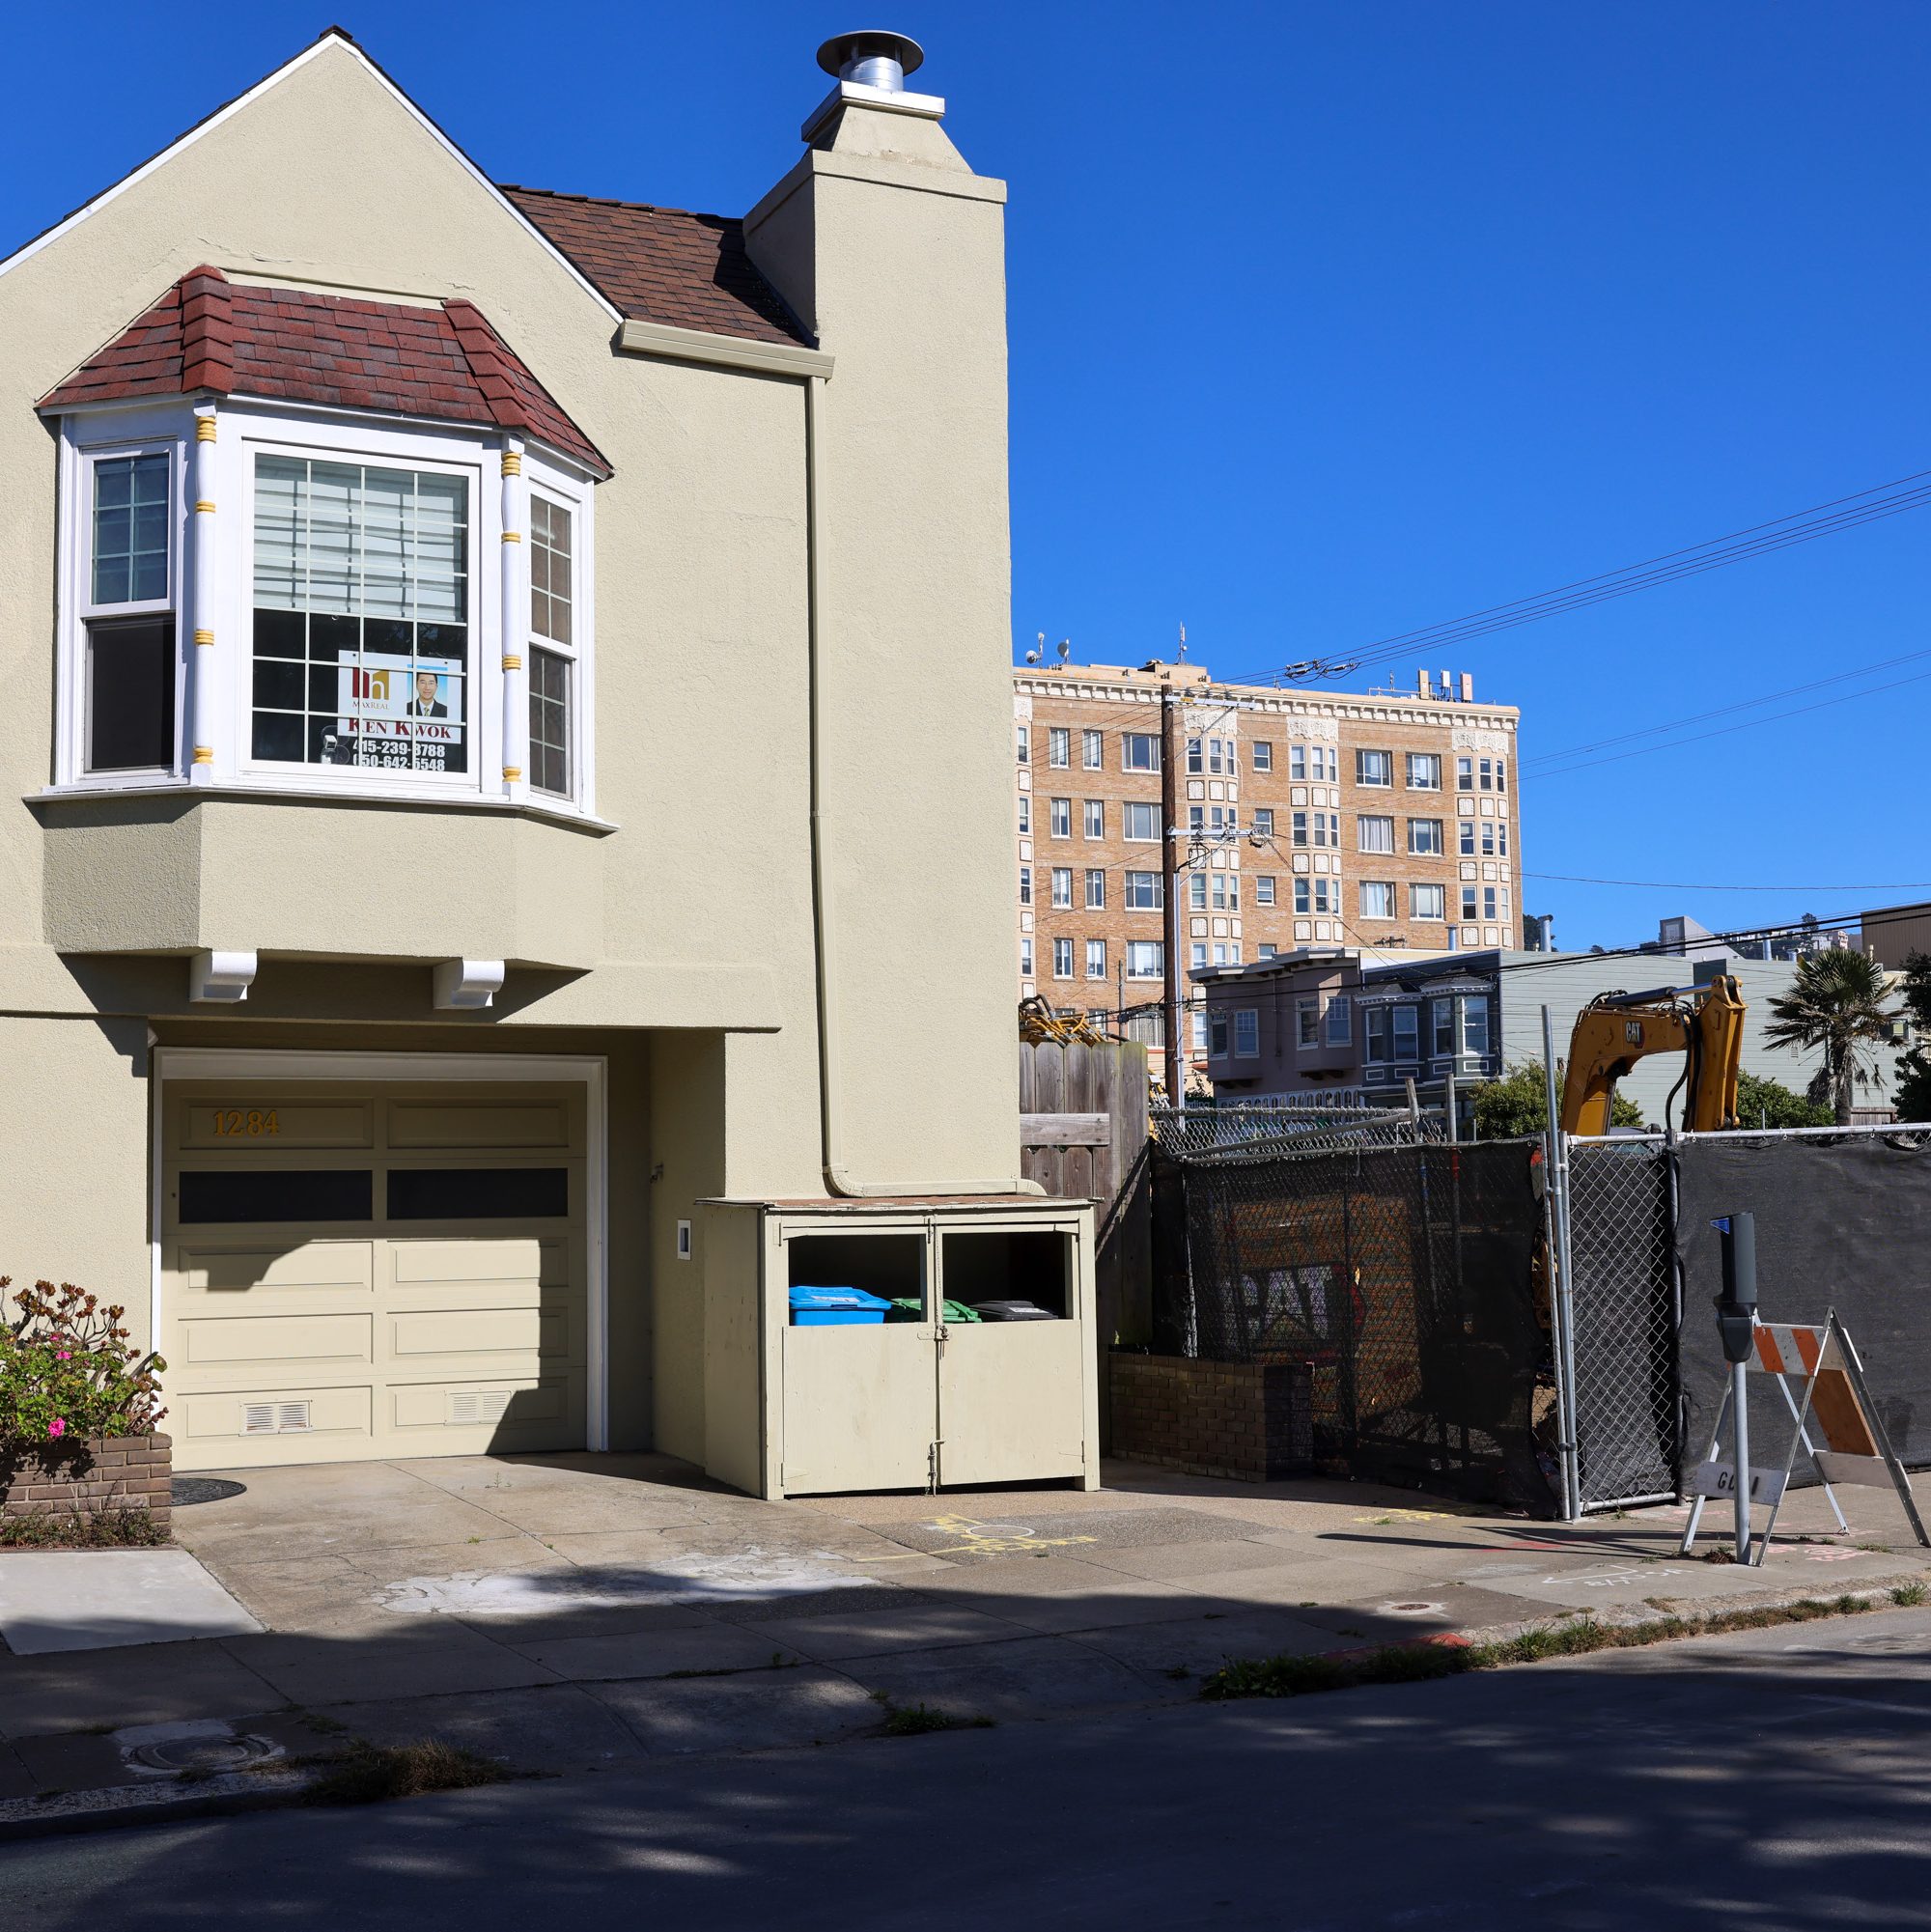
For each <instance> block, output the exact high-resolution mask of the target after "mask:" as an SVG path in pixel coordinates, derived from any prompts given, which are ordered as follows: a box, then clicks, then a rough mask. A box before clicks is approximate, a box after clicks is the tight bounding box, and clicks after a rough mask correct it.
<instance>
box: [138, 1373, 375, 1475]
mask: <svg viewBox="0 0 1931 1932" xmlns="http://www.w3.org/2000/svg"><path fill="white" fill-rule="evenodd" d="M375 1394H376V1391H375V1389H374V1387H373V1386H372V1385H370V1384H369V1383H366V1382H364V1383H360V1384H353V1385H345V1386H339V1387H333V1388H331V1387H327V1386H320V1385H316V1384H301V1385H296V1386H268V1387H260V1386H258V1387H253V1388H239V1389H234V1390H224V1391H214V1390H210V1392H208V1393H206V1394H201V1395H190V1396H189V1397H187V1399H186V1400H185V1401H184V1402H183V1403H182V1405H181V1408H180V1409H179V1410H178V1411H177V1412H176V1413H175V1414H173V1415H171V1416H170V1417H169V1423H170V1425H171V1427H172V1429H173V1432H174V1438H175V1448H176V1452H177V1456H176V1460H177V1461H179V1460H180V1459H181V1451H182V1449H183V1448H185V1449H186V1450H187V1452H188V1455H189V1459H190V1460H189V1467H191V1468H195V1469H204V1470H205V1469H225V1468H231V1467H237V1468H240V1467H250V1466H252V1467H256V1468H261V1467H265V1466H266V1465H268V1464H270V1463H291V1462H334V1461H336V1460H338V1459H339V1458H341V1457H343V1456H345V1455H353V1454H355V1453H357V1450H356V1444H357V1443H359V1442H367V1441H368V1439H369V1435H370V1423H371V1421H372V1419H373V1418H374V1415H375ZM265 1411H266V1416H265V1415H264V1412H265ZM265 1419H266V1421H268V1422H269V1423H270V1424H271V1425H272V1426H270V1427H269V1428H266V1429H263V1428H260V1427H259V1426H257V1427H255V1428H251V1427H250V1424H251V1422H252V1423H256V1424H259V1423H260V1422H262V1421H263V1420H265ZM303 1422H306V1425H307V1426H306V1427H302V1426H298V1425H299V1424H301V1423H303Z"/></svg>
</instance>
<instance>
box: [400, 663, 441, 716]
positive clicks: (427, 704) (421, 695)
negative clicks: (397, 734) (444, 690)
mask: <svg viewBox="0 0 1931 1932" xmlns="http://www.w3.org/2000/svg"><path fill="white" fill-rule="evenodd" d="M441 683H442V680H441V679H440V678H438V677H437V676H436V674H435V673H434V671H418V672H417V673H416V694H415V696H414V697H413V698H411V699H410V700H409V710H408V714H409V716H410V717H447V716H448V715H449V707H448V706H447V705H446V704H444V703H442V702H441V700H440V699H438V698H437V696H436V691H437V689H438V687H439V686H440V685H441Z"/></svg>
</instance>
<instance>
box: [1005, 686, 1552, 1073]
mask: <svg viewBox="0 0 1931 1932" xmlns="http://www.w3.org/2000/svg"><path fill="white" fill-rule="evenodd" d="M1167 688H1174V689H1177V690H1178V691H1179V692H1180V693H1181V694H1182V696H1181V699H1180V709H1181V715H1180V720H1179V732H1180V737H1181V739H1182V741H1183V743H1184V747H1185V748H1184V751H1183V769H1182V770H1181V771H1180V772H1179V773H1178V774H1177V777H1178V786H1177V790H1178V797H1179V799H1180V810H1181V813H1182V821H1181V822H1182V824H1183V825H1184V826H1186V827H1187V828H1188V831H1189V834H1190V835H1191V836H1190V837H1189V841H1188V845H1187V849H1186V854H1185V857H1186V862H1187V872H1186V879H1185V885H1184V890H1185V894H1186V898H1185V902H1184V905H1183V908H1182V922H1181V932H1182V935H1183V938H1182V944H1183V945H1185V947H1186V948H1187V956H1186V959H1185V962H1184V965H1185V967H1186V970H1187V971H1188V972H1189V974H1190V973H1192V972H1195V971H1199V970H1202V969H1204V968H1209V967H1213V966H1235V965H1241V964H1244V963H1246V962H1250V961H1254V960H1262V959H1268V958H1272V957H1273V955H1274V954H1276V953H1285V952H1289V951H1291V950H1293V949H1294V948H1296V947H1299V946H1306V945H1309V944H1331V945H1361V946H1368V947H1372V948H1375V949H1377V950H1385V949H1386V948H1389V947H1412V948H1414V949H1416V950H1418V951H1429V952H1437V951H1446V950H1461V949H1472V948H1476V947H1496V946H1512V945H1516V944H1519V943H1520V942H1521V941H1520V932H1521V914H1520V909H1519V907H1518V904H1517V900H1516V881H1517V879H1518V878H1519V877H1520V866H1521V862H1522V861H1521V845H1520V838H1519V821H1518V819H1517V816H1516V808H1515V798H1516V771H1515V761H1516V730H1517V723H1518V719H1519V716H1520V714H1519V713H1518V711H1517V710H1516V708H1515V707H1514V706H1513V705H1491V704H1477V703H1476V702H1475V698H1474V690H1473V681H1472V680H1471V679H1469V678H1468V677H1466V676H1464V677H1461V678H1459V679H1454V680H1450V679H1448V678H1447V677H1446V676H1445V674H1444V676H1443V679H1442V681H1441V683H1440V684H1439V685H1436V684H1432V683H1431V681H1430V679H1429V676H1428V673H1427V672H1425V671H1424V672H1422V673H1421V674H1420V676H1419V678H1418V679H1417V681H1416V687H1415V689H1414V690H1413V692H1412V693H1400V692H1371V693H1366V694H1356V693H1342V692H1317V691H1313V690H1308V689H1302V688H1292V687H1291V688H1287V689H1276V688H1274V687H1273V686H1253V685H1222V684H1217V683H1215V681H1214V679H1213V677H1212V676H1211V674H1210V673H1209V672H1208V670H1207V669H1206V667H1204V666H1202V665H1198V664H1188V663H1171V664H1170V663H1161V662H1158V661H1155V662H1151V663H1147V664H1144V665H1142V666H1140V667H1139V668H1138V669H1132V668H1128V667H1126V666H1122V665H1114V664H1066V665H1059V666H1054V667H1050V668H1049V667H1047V666H1044V665H1040V666H1026V667H1023V668H1021V669H1018V670H1016V671H1015V672H1014V674H1013V714H1014V735H1015V750H1016V759H1017V765H1018V789H1017V821H1016V837H1017V842H1018V858H1017V881H1018V931H1017V940H1018V947H1017V950H1018V965H1019V982H1020V992H1021V996H1025V995H1029V994H1043V995H1044V996H1045V998H1046V999H1047V1001H1048V1003H1049V1004H1050V1005H1051V1006H1053V1007H1055V1008H1057V1009H1059V1010H1061V1011H1063V1012H1074V1011H1078V1012H1086V1013H1093V1014H1105V1015H1108V1016H1111V1015H1114V1014H1118V1013H1123V1012H1124V1013H1127V1014H1129V1015H1131V1016H1133V1017H1132V1018H1131V1019H1130V1020H1129V1021H1128V1022H1127V1026H1128V1030H1129V1031H1130V1032H1131V1033H1132V1034H1133V1036H1134V1037H1136V1038H1141V1039H1145V1040H1147V1041H1148V1042H1149V1044H1152V1045H1154V1046H1156V1047H1158V1045H1159V1044H1160V1014H1159V1012H1158V1002H1159V999H1160V996H1161V984H1162V980H1163V976H1164V971H1165V964H1164V962H1165V946H1166V943H1167V931H1168V927H1167V918H1166V913H1165V890H1164V866H1165V862H1166V861H1165V854H1164V847H1163V839H1162V833H1163V831H1164V827H1163V826H1161V693H1162V691H1163V690H1165V689H1167ZM1136 1008H1137V1009H1146V1010H1144V1011H1142V1012H1138V1013H1135V1012H1134V1009H1136ZM1204 1018H1205V1017H1204V1014H1202V1013H1200V1012H1199V1011H1198V1008H1197V1003H1196V1007H1195V1018H1194V1020H1193V1022H1192V1025H1193V1030H1194V1032H1195V1033H1196V1034H1198V1033H1200V1032H1201V1029H1202V1027H1203V1026H1204ZM1205 1045H1206V1043H1205V1040H1204V1037H1203V1038H1200V1039H1197V1040H1196V1041H1195V1042H1194V1043H1193V1052H1194V1055H1195V1057H1196V1060H1204V1057H1205Z"/></svg>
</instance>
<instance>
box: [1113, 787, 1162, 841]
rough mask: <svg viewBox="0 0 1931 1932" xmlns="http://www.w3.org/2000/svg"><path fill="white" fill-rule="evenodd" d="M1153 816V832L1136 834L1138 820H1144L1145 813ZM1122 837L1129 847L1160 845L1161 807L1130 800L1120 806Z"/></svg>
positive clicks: (1135, 799)
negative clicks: (1135, 823)
mask: <svg viewBox="0 0 1931 1932" xmlns="http://www.w3.org/2000/svg"><path fill="white" fill-rule="evenodd" d="M1148 812H1151V813H1152V814H1153V830H1152V831H1150V832H1136V831H1134V830H1133V824H1134V821H1135V819H1136V818H1141V819H1142V820H1143V815H1144V814H1145V813H1148ZM1120 836H1121V838H1122V839H1124V840H1125V841H1126V843H1128V844H1129V845H1158V844H1159V843H1160V807H1159V806H1158V805H1149V804H1147V803H1146V802H1145V801H1144V800H1143V799H1139V798H1128V799H1126V800H1124V801H1123V802H1122V804H1121V806H1120Z"/></svg>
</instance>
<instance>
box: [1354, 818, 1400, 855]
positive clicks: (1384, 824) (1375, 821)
mask: <svg viewBox="0 0 1931 1932" xmlns="http://www.w3.org/2000/svg"><path fill="white" fill-rule="evenodd" d="M1369 826H1373V827H1374V836H1375V838H1376V839H1380V838H1382V837H1384V836H1385V837H1386V839H1387V843H1386V844H1385V845H1380V844H1374V845H1371V844H1370V843H1369V842H1368V827H1369ZM1355 850H1356V851H1357V852H1372V853H1379V854H1385V855H1392V854H1393V852H1394V815H1393V814H1392V813H1391V812H1357V813H1356V814H1355Z"/></svg>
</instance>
